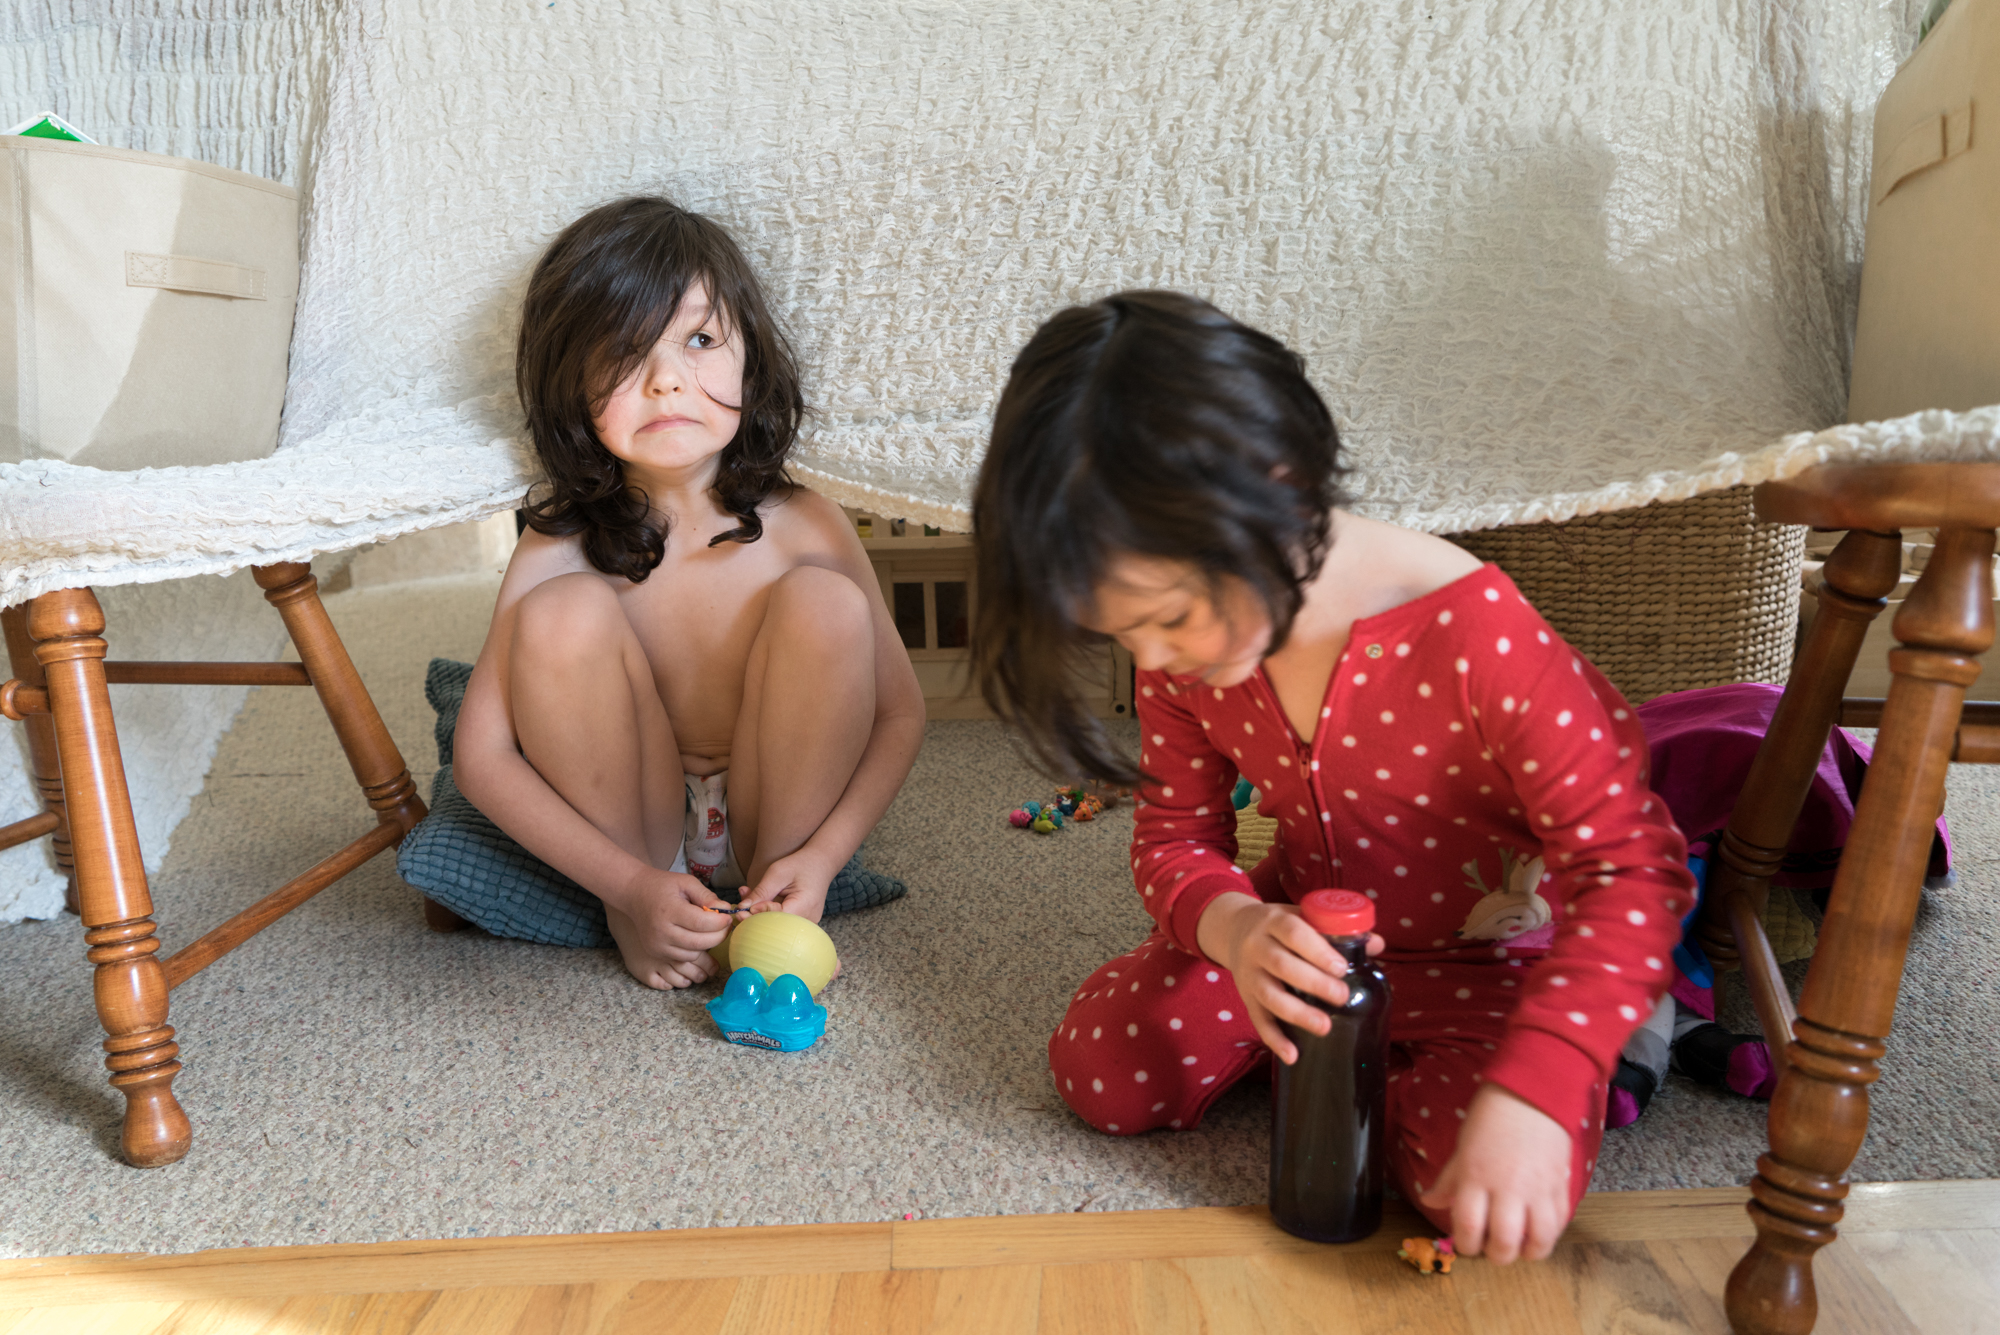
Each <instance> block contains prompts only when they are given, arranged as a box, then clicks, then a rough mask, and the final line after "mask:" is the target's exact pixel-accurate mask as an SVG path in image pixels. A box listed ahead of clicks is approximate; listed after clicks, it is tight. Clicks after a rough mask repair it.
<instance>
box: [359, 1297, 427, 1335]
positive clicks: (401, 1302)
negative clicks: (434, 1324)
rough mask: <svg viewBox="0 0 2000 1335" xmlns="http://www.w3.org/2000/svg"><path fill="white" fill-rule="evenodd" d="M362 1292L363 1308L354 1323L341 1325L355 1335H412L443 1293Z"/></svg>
mask: <svg viewBox="0 0 2000 1335" xmlns="http://www.w3.org/2000/svg"><path fill="white" fill-rule="evenodd" d="M360 1296H361V1310H360V1311H359V1312H358V1313H356V1315H355V1318H354V1324H353V1325H352V1326H345V1327H340V1328H339V1329H340V1330H341V1331H343V1332H351V1333H352V1335H410V1332H411V1331H414V1330H415V1329H416V1328H417V1324H418V1323H419V1322H421V1321H422V1320H423V1319H424V1317H425V1315H426V1314H427V1313H429V1311H430V1310H431V1308H432V1307H433V1306H435V1305H436V1303H437V1300H438V1299H439V1298H440V1297H442V1296H443V1295H442V1294H440V1293H438V1292H437V1291H436V1290H435V1289H415V1290H409V1291H405V1292H402V1293H369V1294H363V1295H360Z"/></svg>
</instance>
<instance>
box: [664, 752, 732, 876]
mask: <svg viewBox="0 0 2000 1335" xmlns="http://www.w3.org/2000/svg"><path fill="white" fill-rule="evenodd" d="M681 780H682V782H683V783H684V784H685V785H686V788H687V817H686V819H687V825H686V830H685V833H684V834H683V836H682V838H681V851H680V855H679V856H678V857H676V858H675V859H674V865H673V866H672V868H670V870H672V871H681V872H686V873H687V874H688V875H690V876H692V877H694V878H695V879H696V880H697V881H700V882H701V883H702V884H703V885H705V886H707V887H708V888H709V889H711V890H740V889H742V888H743V868H742V866H741V865H740V864H739V863H738V862H737V861H736V846H735V844H734V843H733V842H731V840H730V838H729V773H728V771H727V770H725V771H723V772H722V773H720V774H683V775H682V776H681Z"/></svg>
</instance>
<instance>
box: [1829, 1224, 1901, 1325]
mask: <svg viewBox="0 0 2000 1335" xmlns="http://www.w3.org/2000/svg"><path fill="white" fill-rule="evenodd" d="M1813 1286H1814V1288H1816V1289H1817V1290H1818V1291H1819V1324H1818V1325H1817V1326H1815V1327H1814V1328H1813V1330H1814V1335H1850V1332H1851V1335H1917V1327H1916V1325H1915V1323H1913V1322H1912V1321H1911V1320H1910V1318H1909V1315H1908V1314H1907V1313H1906V1312H1904V1311H1903V1308H1902V1304H1900V1303H1898V1302H1897V1301H1896V1299H1895V1297H1894V1296H1893V1295H1891V1294H1890V1292H1889V1290H1887V1289H1886V1288H1884V1287H1882V1283H1881V1281H1880V1280H1878V1279H1876V1278H1875V1274H1874V1272H1873V1271H1871V1270H1870V1269H1869V1268H1868V1263H1867V1262H1866V1261H1864V1260H1862V1259H1861V1257H1860V1256H1858V1255H1856V1254H1855V1251H1854V1248H1853V1246H1852V1245H1851V1244H1850V1243H1849V1242H1848V1241H1847V1239H1846V1238H1836V1239H1835V1240H1834V1241H1833V1242H1832V1243H1831V1244H1829V1245H1828V1246H1825V1247H1822V1248H1820V1249H1819V1251H1818V1252H1817V1253H1816V1254H1815V1255H1814V1256H1813Z"/></svg>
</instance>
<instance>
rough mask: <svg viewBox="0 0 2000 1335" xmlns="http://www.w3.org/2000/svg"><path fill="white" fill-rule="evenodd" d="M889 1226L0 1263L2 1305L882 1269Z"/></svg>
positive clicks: (437, 1242) (488, 1240)
mask: <svg viewBox="0 0 2000 1335" xmlns="http://www.w3.org/2000/svg"><path fill="white" fill-rule="evenodd" d="M891 1239H892V1234H891V1226H890V1225H889V1224H887V1223H881V1224H810V1225H797V1226H789V1227H771V1228H698V1229H675V1230H669V1231H665V1232H658V1233H596V1234H593V1233H580V1234H571V1235H565V1236H561V1237H548V1238H448V1239H428V1240H424V1241H417V1242H391V1243H350V1244H340V1245H333V1246H324V1247H239V1248H230V1249H226V1250H217V1251H205V1252H194V1253H191V1254H189V1255H185V1256H144V1255H141V1256H69V1257H52V1258H44V1259H40V1260H35V1261H0V1307H46V1306H49V1305H51V1304H53V1303H62V1302H87V1301H104V1300H106V1299H109V1300H114V1301H155V1302H159V1301H174V1300H179V1301H189V1300H197V1299H208V1298H256V1297H264V1296H284V1295H290V1294H296V1293H388V1292H405V1291H414V1290H439V1289H470V1288H479V1287H483V1286H487V1285H531V1286H532V1285H543V1284H590V1283H597V1282H599V1281H605V1280H614V1281H615V1280H620V1279H623V1280H627V1281H630V1282H635V1283H636V1282H638V1281H640V1280H647V1279H659V1280H670V1279H703V1278H725V1277H738V1276H746V1275H797V1274H808V1275H809V1274H821V1273H841V1272H845V1271H850V1270H882V1269H886V1268H888V1266H889V1264H890V1257H891Z"/></svg>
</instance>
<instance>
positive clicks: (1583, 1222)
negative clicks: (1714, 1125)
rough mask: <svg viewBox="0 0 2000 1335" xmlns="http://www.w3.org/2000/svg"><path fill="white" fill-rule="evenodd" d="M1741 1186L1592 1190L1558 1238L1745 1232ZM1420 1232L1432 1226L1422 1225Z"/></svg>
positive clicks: (1643, 1238)
mask: <svg viewBox="0 0 2000 1335" xmlns="http://www.w3.org/2000/svg"><path fill="white" fill-rule="evenodd" d="M1749 1199H1750V1192H1749V1191H1748V1189H1746V1188H1743V1187H1705V1188H1702V1189H1699V1190H1693V1191H1594V1192H1591V1193H1590V1194H1589V1195H1586V1196H1585V1197H1584V1198H1583V1199H1582V1200H1581V1201H1579V1202H1578V1203H1577V1207H1576V1216H1575V1218H1573V1219H1571V1220H1570V1225H1569V1227H1568V1228H1567V1229H1565V1230H1563V1241H1564V1242H1654V1241H1659V1240H1662V1239H1666V1238H1730V1237H1744V1238H1748V1237H1749V1236H1750V1235H1751V1234H1752V1233H1754V1232H1755V1231H1756V1230H1755V1228H1754V1227H1753V1226H1752V1225H1751V1223H1750V1216H1749V1215H1747V1214H1745V1213H1744V1211H1743V1205H1744V1202H1746V1201H1748V1200H1749ZM1424 1231H1425V1232H1426V1233H1429V1232H1432V1231H1433V1230H1431V1229H1428V1228H1427V1229H1425V1230H1424Z"/></svg>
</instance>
